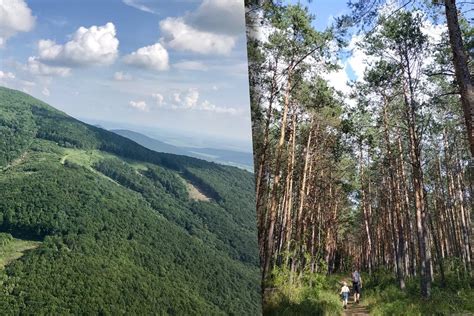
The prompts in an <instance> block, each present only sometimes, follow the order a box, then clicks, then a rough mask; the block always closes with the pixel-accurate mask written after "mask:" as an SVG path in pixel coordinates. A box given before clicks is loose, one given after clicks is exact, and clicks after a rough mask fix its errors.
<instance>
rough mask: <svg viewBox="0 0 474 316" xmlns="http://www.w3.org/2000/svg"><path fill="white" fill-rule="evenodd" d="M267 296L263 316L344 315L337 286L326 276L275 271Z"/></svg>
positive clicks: (307, 272)
mask: <svg viewBox="0 0 474 316" xmlns="http://www.w3.org/2000/svg"><path fill="white" fill-rule="evenodd" d="M272 277H273V278H272V280H273V284H272V285H271V286H269V287H267V293H265V304H264V311H263V313H264V315H336V314H339V313H340V312H341V311H342V306H341V300H340V298H339V295H338V294H337V293H338V290H339V289H338V286H337V285H335V284H334V280H333V279H330V278H328V277H327V276H326V275H322V274H318V273H310V272H309V271H305V272H303V273H301V274H299V273H298V274H296V273H294V272H291V271H290V270H289V269H288V268H286V267H282V268H275V269H274V270H273V273H272Z"/></svg>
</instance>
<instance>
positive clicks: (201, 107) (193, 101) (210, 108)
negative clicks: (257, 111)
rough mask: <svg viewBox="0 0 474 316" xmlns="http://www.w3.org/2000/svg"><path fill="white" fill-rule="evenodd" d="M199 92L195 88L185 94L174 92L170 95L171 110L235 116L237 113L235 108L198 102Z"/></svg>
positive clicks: (205, 101) (206, 101)
mask: <svg viewBox="0 0 474 316" xmlns="http://www.w3.org/2000/svg"><path fill="white" fill-rule="evenodd" d="M199 97H200V94H199V91H198V90H197V89H195V88H191V89H188V90H187V91H186V92H181V93H179V92H176V93H174V94H173V95H172V98H171V99H172V102H173V104H172V105H171V109H174V110H194V111H206V112H214V113H227V114H237V113H239V111H238V110H237V109H235V108H228V107H220V106H216V105H215V104H212V103H211V102H209V101H208V100H204V101H202V102H199Z"/></svg>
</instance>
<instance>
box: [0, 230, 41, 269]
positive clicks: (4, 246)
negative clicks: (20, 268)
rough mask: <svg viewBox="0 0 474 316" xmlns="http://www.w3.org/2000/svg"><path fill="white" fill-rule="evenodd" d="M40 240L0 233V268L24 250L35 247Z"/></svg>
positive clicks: (21, 254) (22, 253)
mask: <svg viewBox="0 0 474 316" xmlns="http://www.w3.org/2000/svg"><path fill="white" fill-rule="evenodd" d="M40 244H41V242H39V241H31V240H22V239H17V238H13V237H12V236H11V235H10V234H6V233H0V270H3V269H4V268H5V266H7V265H8V264H9V263H11V262H12V261H14V260H17V259H18V258H20V257H21V256H23V255H24V253H25V251H27V250H31V249H35V248H37V247H38V246H39V245H40Z"/></svg>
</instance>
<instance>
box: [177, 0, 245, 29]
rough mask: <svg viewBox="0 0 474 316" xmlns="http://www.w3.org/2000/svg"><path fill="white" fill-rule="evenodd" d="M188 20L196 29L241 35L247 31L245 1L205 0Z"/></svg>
mask: <svg viewBox="0 0 474 316" xmlns="http://www.w3.org/2000/svg"><path fill="white" fill-rule="evenodd" d="M186 21H187V22H188V23H189V24H190V25H192V26H193V27H195V28H196V29H199V30H203V31H208V32H212V33H222V34H230V35H241V34H244V32H245V18H244V3H243V1H241V0H204V1H203V2H202V3H201V5H200V6H199V7H198V8H197V10H196V11H195V12H193V13H191V14H189V15H188V16H186Z"/></svg>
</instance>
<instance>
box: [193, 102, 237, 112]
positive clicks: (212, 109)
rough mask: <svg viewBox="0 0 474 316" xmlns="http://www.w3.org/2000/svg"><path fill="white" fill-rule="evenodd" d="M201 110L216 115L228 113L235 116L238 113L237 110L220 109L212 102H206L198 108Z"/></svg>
mask: <svg viewBox="0 0 474 316" xmlns="http://www.w3.org/2000/svg"><path fill="white" fill-rule="evenodd" d="M198 109H199V110H203V111H209V112H215V113H227V114H232V115H235V114H237V113H238V111H237V109H235V108H227V107H220V106H216V105H215V104H212V103H211V102H209V101H207V100H204V102H202V103H201V104H200V106H199V108H198Z"/></svg>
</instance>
